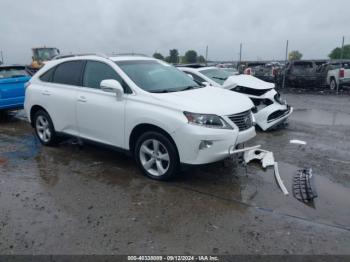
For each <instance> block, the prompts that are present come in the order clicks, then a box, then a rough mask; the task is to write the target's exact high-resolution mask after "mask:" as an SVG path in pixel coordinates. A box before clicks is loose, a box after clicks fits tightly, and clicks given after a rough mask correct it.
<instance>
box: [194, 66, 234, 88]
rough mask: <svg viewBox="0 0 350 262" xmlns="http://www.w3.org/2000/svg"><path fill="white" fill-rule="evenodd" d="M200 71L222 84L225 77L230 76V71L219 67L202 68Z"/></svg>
mask: <svg viewBox="0 0 350 262" xmlns="http://www.w3.org/2000/svg"><path fill="white" fill-rule="evenodd" d="M200 72H201V73H202V74H203V75H205V76H207V77H209V78H210V79H212V80H214V81H215V82H216V83H218V84H220V85H222V84H224V82H225V81H226V80H227V78H229V77H230V76H232V73H230V72H227V71H225V70H222V69H219V68H211V69H204V70H201V71H200Z"/></svg>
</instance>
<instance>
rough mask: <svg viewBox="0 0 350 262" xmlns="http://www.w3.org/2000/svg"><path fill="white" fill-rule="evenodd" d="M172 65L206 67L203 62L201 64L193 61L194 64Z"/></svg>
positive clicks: (177, 65) (178, 65)
mask: <svg viewBox="0 0 350 262" xmlns="http://www.w3.org/2000/svg"><path fill="white" fill-rule="evenodd" d="M174 66H176V67H188V68H201V67H206V65H205V64H201V63H194V64H175V65H174Z"/></svg>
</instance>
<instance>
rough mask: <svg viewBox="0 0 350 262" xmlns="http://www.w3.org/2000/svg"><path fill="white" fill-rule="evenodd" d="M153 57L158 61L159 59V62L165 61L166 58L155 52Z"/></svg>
mask: <svg viewBox="0 0 350 262" xmlns="http://www.w3.org/2000/svg"><path fill="white" fill-rule="evenodd" d="M153 57H154V58H156V59H159V60H164V56H163V55H162V54H161V53H157V52H155V53H154V54H153Z"/></svg>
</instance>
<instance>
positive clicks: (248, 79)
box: [223, 75, 275, 90]
mask: <svg viewBox="0 0 350 262" xmlns="http://www.w3.org/2000/svg"><path fill="white" fill-rule="evenodd" d="M236 86H244V87H248V88H252V89H260V90H265V89H272V88H275V84H273V83H269V82H266V81H263V80H260V79H259V78H256V77H254V76H251V75H235V76H230V77H229V78H228V79H227V80H226V81H225V82H224V84H223V87H224V88H225V89H232V88H233V87H236Z"/></svg>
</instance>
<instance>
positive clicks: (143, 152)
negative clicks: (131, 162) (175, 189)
mask: <svg viewBox="0 0 350 262" xmlns="http://www.w3.org/2000/svg"><path fill="white" fill-rule="evenodd" d="M135 157H136V161H137V162H138V164H139V166H140V167H141V169H142V170H143V171H144V173H145V174H146V175H147V176H149V177H150V178H153V179H156V180H167V179H169V178H171V177H172V176H174V174H175V173H176V171H177V167H178V157H177V151H176V148H175V147H174V145H173V143H172V142H170V141H169V139H168V138H167V137H166V136H164V135H162V134H160V133H156V132H148V133H145V134H144V135H142V136H141V137H140V138H139V139H138V142H137V145H136V151H135Z"/></svg>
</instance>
